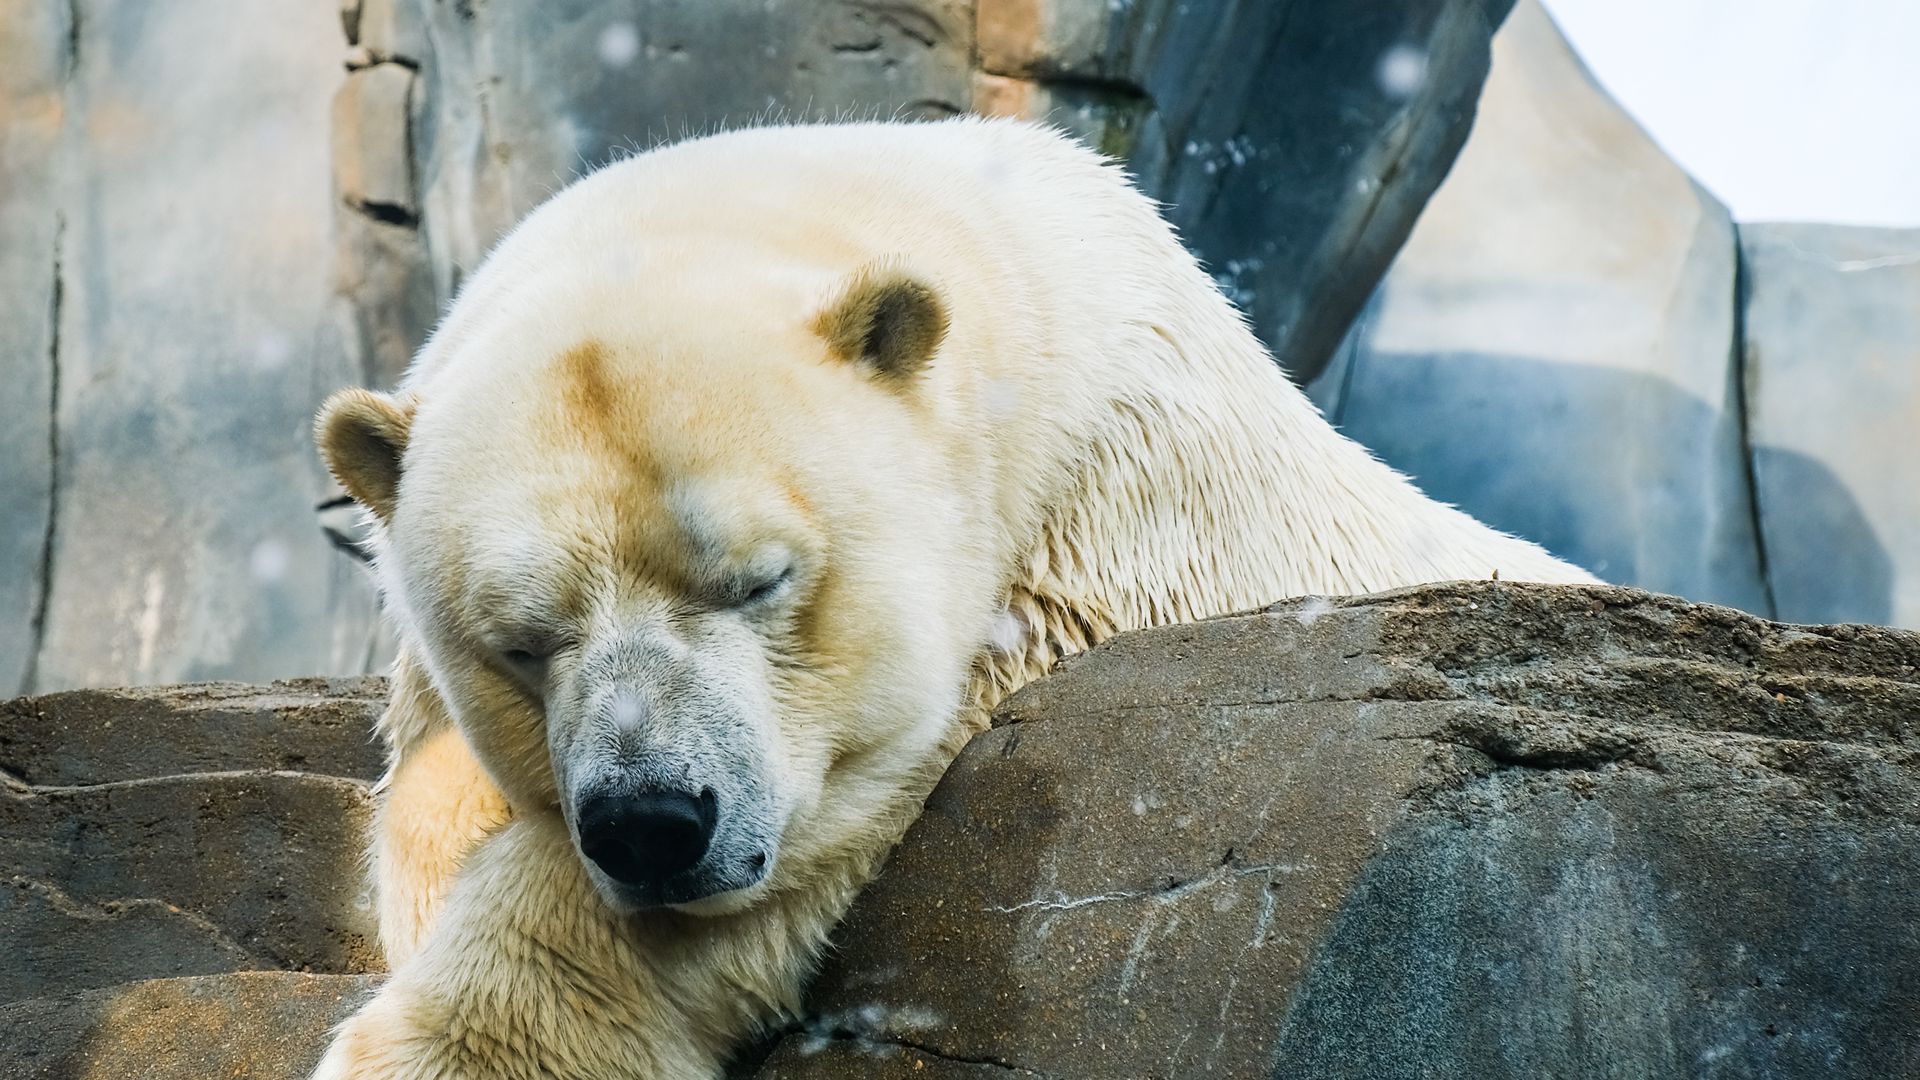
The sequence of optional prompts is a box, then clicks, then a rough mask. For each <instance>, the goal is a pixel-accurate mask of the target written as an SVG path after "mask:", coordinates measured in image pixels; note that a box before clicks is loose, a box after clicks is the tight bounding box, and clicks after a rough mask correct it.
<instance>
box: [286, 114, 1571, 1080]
mask: <svg viewBox="0 0 1920 1080" xmlns="http://www.w3.org/2000/svg"><path fill="white" fill-rule="evenodd" d="M318 428H319V442H320V444H321V447H322V449H323V451H324V454H325V456H326V458H327V460H328V463H329V464H330V466H331V468H332V470H333V472H334V474H335V475H336V476H337V477H338V478H339V480H340V481H341V482H342V483H343V484H344V485H345V486H346V488H347V489H348V490H349V491H350V492H351V493H352V494H353V495H354V497H355V498H356V499H358V500H359V501H360V502H361V503H363V504H364V505H365V506H366V507H367V508H368V509H369V510H370V511H371V516H372V517H373V519H374V520H375V521H376V523H377V529H376V532H377V535H378V540H377V545H378V555H377V559H376V561H375V566H376V573H377V575H378V578H379V580H380V582H381V588H382V591H383V595H384V598H385V604H386V607H387V610H388V611H389V613H390V614H391V616H392V618H393V620H394V622H395V624H396V626H397V628H398V630H399V633H400V637H401V640H402V643H403V654H402V656H401V658H400V660H399V662H398V669H397V678H396V682H395V689H394V696H393V701H392V704H391V707H390V708H389V710H388V712H387V713H386V716H385V718H384V720H383V721H382V724H381V730H382V733H383V735H384V736H385V738H386V740H387V742H388V745H389V747H390V749H391V768H390V770H389V772H388V774H387V777H386V779H385V780H384V781H383V782H382V785H381V789H380V803H379V813H378V819H377V824H376V833H377V836H376V838H375V841H374V863H375V874H376V887H377V891H378V901H379V917H380V930H381V936H382V942H383V944H384V946H385V949H386V951H387V955H388V957H389V959H390V961H391V962H392V964H393V966H394V972H393V975H392V978H391V979H390V980H389V981H388V982H387V984H386V985H385V987H384V988H383V989H382V990H381V991H380V992H379V994H378V995H377V996H376V997H375V998H374V999H373V1000H372V1001H370V1002H369V1003H368V1004H367V1005H366V1006H365V1007H364V1008H363V1009H362V1011H360V1012H359V1013H358V1014H357V1015H355V1016H354V1017H352V1018H351V1019H350V1020H349V1021H348V1022H347V1023H346V1024H345V1025H343V1027H342V1028H341V1030H340V1031H339V1032H338V1033H337V1035H336V1037H335V1040H334V1042H333V1043H332V1045H331V1047H330V1048H329V1050H328V1052H327V1054H326V1056H325V1058H324V1060H323V1061H322V1063H321V1066H320V1069H319V1073H318V1075H319V1076H321V1077H328V1078H332V1077H359V1078H383V1080H386V1078H407V1080H414V1078H421V1080H424V1078H456V1077H458V1078H492V1077H500V1078H508V1077H513V1078H518V1077H536V1076H538V1077H563V1078H572V1077H579V1078H588V1077H591V1078H594V1080H607V1078H614V1077H646V1078H698V1077H711V1076H715V1075H716V1074H717V1073H718V1071H719V1069H720V1068H721V1062H722V1061H723V1060H724V1058H725V1055H726V1054H727V1052H728V1050H729V1048H730V1047H731V1046H732V1045H733V1044H734V1043H735V1042H736V1040H738V1039H739V1038H740V1037H742V1036H743V1035H746V1034H748V1033H750V1032H751V1031H753V1030H754V1029H755V1027H756V1026H757V1025H760V1024H763V1023H765V1022H767V1021H769V1020H770V1019H773V1018H776V1017H779V1016H781V1015H783V1014H790V1013H792V1012H793V1011H794V1010H795V1009H797V1008H798V1006H799V1002H800V993H801V989H802V987H803V984H804V982H805V980H806V978H807V976H808V975H809V973H810V972H811V970H812V968H813V967H814V964H815V962H816V959H817V958H818V957H819V955H820V952H821V948H822V945H823V943H824V941H825V940H826V937H827V934H828V931H829V930H830V929H831V928H832V926H833V925H834V923H835V921H836V920H837V919H838V917H839V916H840V915H841V913H842V912H843V911H844V909H845V908H846V906H847V905H848V903H849V902H850V901H851V900H852V898H853V896H854V894H855V892H856V891H857V890H858V889H859V888H860V887H861V885H862V884H863V883H865V882H866V881H867V880H868V879H869V878H870V877H871V876H872V875H873V874H874V872H875V871H876V868H877V867H878V865H879V863H880V861H881V859H882V857H883V856H884V855H885V854H886V852H887V851H888V849H889V848H890V846H891V845H893V844H894V843H895V842H896V841H897V840H898V839H899V837H900V836H901V834H902V833H903V831H904V830H905V829H906V827H907V825H908V823H909V822H910V821H911V820H912V819H913V817H914V815H915V814H916V813H917V811H918V809H919V807H920V806H921V803H922V801H923V799H924V798H925V796H926V795H927V794H928V792H929V791H930V790H931V789H932V787H933V784H934V782H935V781H936V780H937V778H938V777H939V775H940V773H941V771H942V770H943V769H944V767H945V766H946V765H947V763H948V762H949V761H950V760H951V758H952V757H953V755H954V754H955V753H957V752H958V750H959V748H960V747H961V746H962V745H963V744H964V743H965V742H966V740H967V739H968V738H969V737H970V736H971V735H972V734H974V733H976V732H978V731H980V730H981V729H982V728H984V727H985V726H986V724H987V722H988V714H989V711H990V710H991V709H992V708H993V706H994V705H995V703H996V702H998V701H999V700H1000V699H1001V698H1002V697H1004V696H1005V695H1006V694H1008V693H1009V692H1010V691H1012V690H1013V689H1015V688H1017V687H1019V686H1020V685H1021V684H1023V683H1024V682H1026V681H1028V680H1030V679H1032V678H1034V677H1036V676H1038V675H1040V674H1042V673H1044V672H1045V671H1046V670H1047V669H1048V667H1049V666H1050V665H1051V664H1053V663H1054V661H1056V660H1058V659H1059V658H1061V657H1063V656H1066V655H1068V654H1071V653H1074V652H1078V651H1080V650H1083V649H1086V648H1088V647H1089V646H1091V645H1093V644H1095V643H1097V642H1099V641H1101V640H1102V639H1104V638H1106V637H1109V636H1110V635H1113V634H1115V633H1118V632H1120V631H1122V630H1129V629H1133V628H1137V627H1146V626H1154V625H1159V624H1164V623H1169V622H1175V621H1180V620H1189V619H1199V618H1204V617H1207V616H1210V615H1219V614H1223V613H1227V612H1231V611H1235V610H1241V609H1246V608H1250V607H1255V606H1258V605H1262V604H1266V603H1269V602H1271V601H1274V600H1278V599H1281V598H1283V597H1288V596H1295V595H1301V594H1313V593H1318V594H1327V593H1355V592H1370V591H1375V590H1381V589H1387V588H1391V587H1395V586H1402V585H1409V584H1414V583H1418V582H1427V581H1436V580H1444V579H1456V578H1484V577H1487V576H1489V575H1491V574H1495V573H1497V574H1498V575H1499V576H1501V577H1504V578H1508V579H1525V580H1534V581H1558V582H1576V581H1589V580H1591V579H1590V578H1589V577H1588V576H1587V575H1586V574H1585V573H1583V572H1581V571H1580V570H1578V569H1576V568H1574V567H1572V566H1569V565H1567V564H1566V563H1563V562H1560V561H1558V560H1556V559H1554V558H1552V557H1551V556H1549V555H1548V554H1547V553H1546V552H1544V551H1542V550H1541V549H1539V548H1538V547H1535V546H1534V545H1532V544H1529V543H1526V542H1524V541H1521V540H1518V539H1515V538H1513V537H1509V536H1505V535H1502V534H1500V533H1498V532H1496V531H1494V530H1492V529H1490V528H1488V527H1486V526H1484V525H1482V524H1480V523H1478V522H1476V521H1474V520H1472V519H1471V518H1469V517H1468V516H1466V515H1465V514H1462V513H1460V512H1459V511H1457V510H1454V509H1452V508H1450V507H1447V506H1444V505H1442V504H1440V503H1437V502H1434V501H1433V500H1431V499H1428V498H1426V497H1425V496H1424V495H1422V494H1421V493H1420V492H1419V491H1418V490H1416V489H1415V488H1414V486H1413V485H1412V484H1411V483H1409V482H1408V481H1407V480H1406V479H1405V478H1403V477H1401V476H1399V475H1398V474H1396V473H1394V472H1393V471H1392V470H1390V469H1388V468H1387V467H1386V466H1385V465H1383V464H1381V463H1380V462H1378V461H1376V460H1374V459H1373V458H1372V457H1370V456H1369V455H1368V453H1367V452H1366V451H1365V450H1364V449H1362V448H1361V447H1359V446H1358V445H1356V444H1354V443H1352V442H1350V441H1349V440H1347V439H1345V438H1344V437H1342V436H1341V435H1339V434H1338V433H1337V432H1335V431H1334V430H1333V428H1332V427H1330V426H1329V425H1328V424H1327V423H1326V421H1325V420H1323V419H1322V418H1321V417H1320V415H1319V413H1318V412H1317V411H1316V410H1315V409H1314V407H1313V406H1312V404H1311V403H1309V402H1308V400H1307V399H1306V398H1305V396H1303V395H1302V394H1301V393H1300V392H1299V391H1298V390H1297V389H1296V388H1295V387H1294V386H1292V385H1291V384H1290V383H1289V382H1288V381H1287V379H1286V378H1285V377H1284V376H1283V375H1282V374H1281V372H1280V369H1279V368H1278V367H1277V366H1276V365H1275V364H1274V362H1273V360H1272V358H1271V357H1270V356H1269V355H1268V354H1267V353H1266V351H1265V350H1264V349H1263V348H1262V347H1261V345H1260V343H1259V342H1258V341H1257V340H1256V339H1255V338H1254V336H1253V335H1252V333H1250V332H1249V330H1248V328H1247V325H1246V322H1245V320H1244V319H1243V318H1242V317H1241V315H1240V314H1239V313H1238V312H1237V311H1236V310H1235V309H1234V308H1233V307H1232V305H1230V304H1229V303H1228V301H1227V300H1226V299H1225V298H1224V297H1223V296H1222V295H1221V293H1220V291H1219V290H1218V289H1216V288H1215V287H1214V284H1213V282H1212V281H1211V280H1209V278H1208V277H1207V276H1206V274H1205V273H1204V272H1203V271H1202V270H1201V268H1200V266H1199V265H1198V264H1197V263H1196V262H1195V261H1194V259H1193V258H1192V256H1190V255H1189V254H1188V253H1187V252H1186V251H1185V250H1183V249H1182V248H1181V246H1180V244H1179V243H1178V241H1177V240H1176V238H1175V236H1174V233H1173V231H1172V229H1171V228H1169V227H1168V225H1167V224H1166V223H1165V222H1164V221H1163V220H1162V219H1161V217H1160V216H1159V215H1158V213H1157V212H1156V210H1155V208H1154V206H1153V204H1152V203H1151V202H1150V201H1149V200H1147V199H1146V198H1144V197H1143V196H1141V195H1140V194H1139V193H1138V192H1137V191H1136V190H1135V189H1134V188H1133V187H1132V186H1131V185H1130V184H1129V182H1128V180H1127V179H1126V177H1125V176H1124V174H1123V173H1122V172H1121V171H1120V170H1119V169H1118V168H1116V167H1115V166H1113V165H1112V164H1110V163H1108V162H1106V161H1103V160H1102V159H1101V158H1099V157H1098V156H1097V155H1096V154H1094V153H1092V152H1091V151H1089V150H1087V149H1085V148H1083V147H1082V146H1080V145H1079V144H1077V143H1075V142H1073V141H1071V140H1070V139H1068V138H1066V137H1063V136H1062V135H1060V134H1058V133H1056V132H1054V131H1051V130H1049V129H1045V128H1042V127H1037V126H1031V125H1027V124H1022V123H1018V122H1011V121H983V120H978V119H963V120H954V121H945V122H940V123H931V124H892V123H872V124H850V125H826V126H804V125H803V126H787V127H769V128H759V129H750V130H742V131H734V132H729V133H725V134H720V135H715V136H711V137H707V138H702V139H698V140H695V141H691V142H686V143H682V144H679V145H675V146H671V147H667V148H663V149H658V150H654V151H651V152H648V153H645V154H642V155H639V156H637V157H634V158H632V159H629V160H626V161H623V162H621V163H618V164H615V165H611V166H609V167H607V168H604V169H601V170H600V171H598V172H596V173H594V174H592V175H590V176H588V177H586V178H584V179H582V180H580V181H579V182H577V183H575V184H573V185H572V186H570V187H568V188H567V189H565V190H564V191H562V192H561V193H559V194H558V195H556V196H555V197H554V198H552V199H551V200H550V201H548V202H547V203H546V204H545V205H544V206H542V207H541V208H540V209H539V210H537V211H536V212H535V213H533V214H532V215H531V216H530V217H528V218H527V220H526V221H525V222H524V223H523V224H522V225H521V226H520V227H519V228H518V229H516V230H515V231H514V232H513V233H512V234H511V235H510V236H509V237H508V238H507V239H505V240H504V241H503V242H502V243H501V244H500V245H499V246H498V248H497V249H496V250H495V251H494V252H493V253H492V254H491V255H490V256H489V257H488V259H487V261H486V262H485V264H484V265H483V267H482V268H481V269H480V271H479V272H478V273H477V274H476V275H475V276H474V277H473V278H472V279H471V280H470V281H469V282H468V283H467V284H466V286H465V287H464V288H463V290H462V291H461V294H460V297H459V299H458V301H457V303H456V304H455V305H454V307H453V308H452V310H451V312H450V313H449V314H448V316H447V317H446V319H445V321H444V322H443V324H442V325H441V326H440V327H439V328H438V330H436V332H435V333H434V335H433V337H432V339H431V340H430V341H429V342H428V343H427V345H426V347H425V348H424V349H423V350H422V352H421V354H420V356H419V358H418V361H417V362H416V364H415V365H414V368H413V370H412V371H411V372H410V373H409V375H408V376H407V378H406V380H405V382H404V384H403V385H402V387H401V388H400V389H399V390H398V391H397V392H395V393H393V394H391V395H385V394H376V393H372V392H368V391H364V390H348V391H343V392H341V393H340V394H338V395H336V396H335V397H334V398H333V399H332V400H330V401H329V402H328V403H327V405H326V406H325V408H324V409H323V411H322V413H321V416H320V419H319V424H318Z"/></svg>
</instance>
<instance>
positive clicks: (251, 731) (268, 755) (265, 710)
mask: <svg viewBox="0 0 1920 1080" xmlns="http://www.w3.org/2000/svg"><path fill="white" fill-rule="evenodd" d="M386 700H387V683H386V680H385V679H379V678H373V677H368V676H361V677H351V678H340V679H292V680H288V681H285V682H278V683H274V684H272V685H270V686H254V685H250V684H245V683H198V684H192V685H188V686H150V687H136V688H130V689H122V690H70V691H66V692H64V693H57V694H47V695H45V696H43V697H37V698H16V699H15V700H13V701H9V702H5V703H0V770H4V772H5V773H6V774H7V775H9V776H11V777H13V778H14V779H15V780H18V781H20V782H22V783H25V784H37V785H78V784H102V783H109V782H112V781H116V780H120V781H124V780H145V779H152V778H157V777H163V776H170V775H174V774H177V773H204V772H229V771H237V770H246V769H253V770H278V771H293V772H315V773H322V774H325V775H329V776H344V777H353V778H357V779H361V780H374V779H377V778H378V777H379V775H380V772H381V770H382V768H383V767H384V764H385V752H384V751H383V750H382V749H381V747H380V744H379V741H378V740H377V739H376V738H375V736H374V734H373V725H374V722H375V721H376V720H377V719H379V716H380V712H381V710H382V709H384V708H385V707H386Z"/></svg>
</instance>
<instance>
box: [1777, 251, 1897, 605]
mask: <svg viewBox="0 0 1920 1080" xmlns="http://www.w3.org/2000/svg"><path fill="white" fill-rule="evenodd" d="M1740 241H1741V252H1742V255H1743V258H1744V261H1745V265H1744V269H1745V275H1744V281H1745V285H1746V288H1745V290H1744V296H1743V297H1742V307H1741V312H1742V315H1743V326H1744V331H1745V337H1744V340H1745V350H1746V355H1745V359H1746V380H1747V384H1746V399H1747V407H1748V410H1749V419H1748V428H1749V440H1750V443H1751V447H1752V454H1753V474H1754V490H1755V494H1756V497H1757V500H1758V503H1759V511H1760V534H1761V539H1762V541H1763V543H1764V548H1765V551H1766V560H1767V577H1768V581H1769V583H1770V585H1771V587H1772V590H1773V598H1774V602H1775V603H1776V604H1777V605H1778V610H1779V616H1780V618H1783V619H1791V620H1793V621H1795V622H1837V621H1842V620H1844V621H1852V622H1876V623H1894V624H1897V625H1901V626H1911V627H1920V472H1916V469H1915V461H1916V459H1920V230H1915V229H1898V230H1897V229H1854V228H1843V227H1838V226H1822V225H1744V226H1742V227H1741V229H1740Z"/></svg>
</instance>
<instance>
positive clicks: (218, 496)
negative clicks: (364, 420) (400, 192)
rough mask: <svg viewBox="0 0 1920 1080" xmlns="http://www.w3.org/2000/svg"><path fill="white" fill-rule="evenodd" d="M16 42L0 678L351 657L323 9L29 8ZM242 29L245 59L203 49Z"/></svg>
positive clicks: (138, 674) (2, 437)
mask: <svg viewBox="0 0 1920 1080" xmlns="http://www.w3.org/2000/svg"><path fill="white" fill-rule="evenodd" d="M6 19H7V27H6V32H5V33H4V34H0V71H4V72H5V73H6V74H5V75H3V76H0V160H3V161H4V164H0V252H3V253H4V254H0V283H4V284H5V286H6V287H5V288H4V289H0V294H3V295H4V297H5V298H4V299H3V300H0V364H4V368H3V369H0V370H4V371H5V373H6V377H7V378H6V381H7V386H8V389H7V392H6V394H5V395H4V396H0V612H4V614H3V615H0V686H4V687H5V688H6V692H8V693H11V692H13V690H14V688H16V687H31V688H38V689H48V688H61V687H68V686H76V685H89V684H99V683H103V682H104V683H114V682H154V681H174V680H180V679H189V678H216V677H225V676H233V675H245V676H248V677H251V678H271V677H276V676H284V675H295V674H306V673H309V672H312V671H357V670H360V669H361V665H362V664H363V663H364V653H365V651H366V649H367V642H368V637H369V634H370V633H371V627H372V625H373V621H372V603H371V595H370V591H369V590H368V589H367V588H366V587H365V585H364V584H363V583H362V582H361V581H360V580H359V579H358V578H359V575H357V574H356V573H355V572H354V571H353V569H352V568H351V567H350V566H347V565H345V564H344V563H343V562H342V561H341V560H340V559H339V558H338V557H337V556H336V555H335V554H334V553H333V552H332V551H331V550H329V548H328V546H327V544H326V541H325V540H324V539H322V538H321V537H320V535H319V534H318V533H317V532H316V530H315V529H314V528H313V526H312V514H311V508H312V504H313V501H314V499H315V497H316V496H317V495H318V494H319V493H320V492H321V491H322V490H323V487H322V477H321V472H320V469H319V467H318V465H317V463H316V462H315V460H314V455H313V452H312V450H311V446H310V442H309V439H308V436H307V431H308V427H309V424H310V418H311V416H312V413H313V410H314V408H315V407H316V406H317V405H318V403H319V400H320V396H321V395H322V394H324V393H325V392H326V391H327V390H329V389H331V388H332V387H333V386H336V385H339V384H341V383H345V382H351V381H353V380H354V379H356V378H357V377H358V372H357V371H356V370H354V369H352V368H350V367H349V366H347V364H346V363H345V362H343V360H342V359H341V351H340V348H339V345H338V336H337V334H336V332H335V329H334V326H333V320H332V316H331V313H330V312H329V304H330V293H331V281H330V278H329V272H328V267H327V259H326V253H327V251H328V249H329V247H330V238H329V223H330V209H329V207H330V199H329V196H328V191H327V138H326V127H325V125H326V109H327V102H328V98H329V96H330V95H331V94H332V92H333V89H334V87H335V85H336V84H337V82H338V80H339V66H338V63H339V59H338V58H339V49H338V45H337V40H338V39H337V27H336V26H335V24H334V22H333V18H332V12H331V11H330V10H329V9H328V6H327V5H323V4H321V5H316V4H305V5H296V6H295V7H294V8H292V9H289V10H287V11H278V10H269V9H268V8H266V7H263V6H261V5H258V4H252V3H248V2H246V0H182V2H180V3H169V4H163V5H144V4H137V5H115V4H108V3H99V2H95V0H72V2H69V0H22V2H21V3H18V4H11V5H9V7H8V12H7V16H6ZM223 41H245V42H247V47H246V48H245V49H242V50H230V51H224V52H220V53H219V54H218V55H217V56H216V55H214V54H213V53H210V52H209V49H210V48H211V46H212V45H213V44H214V43H218V42H223Z"/></svg>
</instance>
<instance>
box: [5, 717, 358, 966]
mask: <svg viewBox="0 0 1920 1080" xmlns="http://www.w3.org/2000/svg"><path fill="white" fill-rule="evenodd" d="M128 734H129V735H132V734H133V732H132V731H129V732H128ZM369 811H370V800H369V798H368V795H367V791H366V785H364V784H362V783H360V782H357V781H352V780H343V779H338V778H334V777H324V776H316V775H312V774H307V773H291V772H265V771H253V772H220V773H206V774H197V775H183V776H170V777H161V778H156V779H144V780H125V781H119V782H114V783H99V784H91V785H87V786H82V787H71V786H68V787H53V786H46V787H38V786H28V785H22V784H18V783H17V782H11V781H10V782H8V784H7V786H6V789H5V790H4V791H3V792H0V940H5V941H6V942H7V944H8V948H7V951H6V955H5V958H4V959H0V1001H6V1000H12V999H17V998H23V997H37V996H43V995H48V994H62V993H67V992H70V991H74V990H85V989H92V988H95V987H101V986H110V985H113V984H115V983H121V982H127V981H130V980H135V979H145V978H158V977H165V976H174V975H200V974H211V973H215V972H222V971H232V970H235V969H240V968H277V969H284V970H294V971H322V972H359V971H369V970H374V969H376V968H377V966H378V963H379V951H378V946H377V944H376V933H375V928H374V922H373V914H372V905H371V901H370V897H369V896H368V894H367V886H366V883H365V876H364V872H363V869H362V861H361V852H362V850H363V848H364V845H365V840H364V837H365V833H366V829H367V824H368V819H369Z"/></svg>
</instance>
